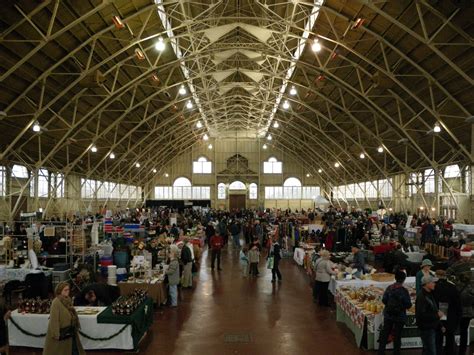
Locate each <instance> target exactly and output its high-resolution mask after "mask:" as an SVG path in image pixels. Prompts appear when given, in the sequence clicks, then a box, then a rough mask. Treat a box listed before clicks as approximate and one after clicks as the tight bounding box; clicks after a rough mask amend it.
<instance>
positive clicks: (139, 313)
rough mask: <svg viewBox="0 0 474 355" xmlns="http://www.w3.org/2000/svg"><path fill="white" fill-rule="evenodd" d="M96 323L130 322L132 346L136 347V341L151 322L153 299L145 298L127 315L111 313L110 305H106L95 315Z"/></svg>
mask: <svg viewBox="0 0 474 355" xmlns="http://www.w3.org/2000/svg"><path fill="white" fill-rule="evenodd" d="M97 323H113V324H131V325H132V338H133V347H134V348H135V349H137V348H138V342H139V341H140V339H141V338H142V337H143V335H144V334H145V333H146V331H147V330H148V328H149V327H150V325H151V324H152V323H153V300H152V299H151V298H147V299H146V300H145V302H143V303H142V304H141V305H140V306H139V307H138V308H137V309H136V310H135V312H133V313H132V314H131V315H129V316H125V315H116V314H113V313H112V307H111V306H109V307H107V308H106V309H105V310H104V311H103V312H101V313H100V314H99V315H98V316H97Z"/></svg>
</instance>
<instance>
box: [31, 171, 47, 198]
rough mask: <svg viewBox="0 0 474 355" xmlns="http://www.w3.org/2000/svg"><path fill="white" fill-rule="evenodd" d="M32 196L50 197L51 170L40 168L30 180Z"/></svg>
mask: <svg viewBox="0 0 474 355" xmlns="http://www.w3.org/2000/svg"><path fill="white" fill-rule="evenodd" d="M30 196H31V197H36V196H38V197H48V196H49V171H48V170H46V169H39V170H38V173H37V175H36V176H35V177H34V178H32V179H31V180H30Z"/></svg>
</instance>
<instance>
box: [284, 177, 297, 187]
mask: <svg viewBox="0 0 474 355" xmlns="http://www.w3.org/2000/svg"><path fill="white" fill-rule="evenodd" d="M283 186H284V187H286V186H288V187H294V186H300V187H301V181H300V180H299V179H297V178H295V177H290V178H288V179H286V180H285V182H284V183H283Z"/></svg>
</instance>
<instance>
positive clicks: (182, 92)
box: [179, 85, 186, 95]
mask: <svg viewBox="0 0 474 355" xmlns="http://www.w3.org/2000/svg"><path fill="white" fill-rule="evenodd" d="M179 94H180V95H186V88H185V87H184V85H181V87H180V88H179Z"/></svg>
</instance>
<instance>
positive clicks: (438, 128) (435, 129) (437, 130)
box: [433, 123, 441, 133]
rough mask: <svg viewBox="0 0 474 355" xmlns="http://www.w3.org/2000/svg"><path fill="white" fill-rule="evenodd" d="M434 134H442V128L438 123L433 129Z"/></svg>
mask: <svg viewBox="0 0 474 355" xmlns="http://www.w3.org/2000/svg"><path fill="white" fill-rule="evenodd" d="M433 132H435V133H439V132H441V126H440V125H439V124H438V123H436V124H435V125H434V127H433Z"/></svg>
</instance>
